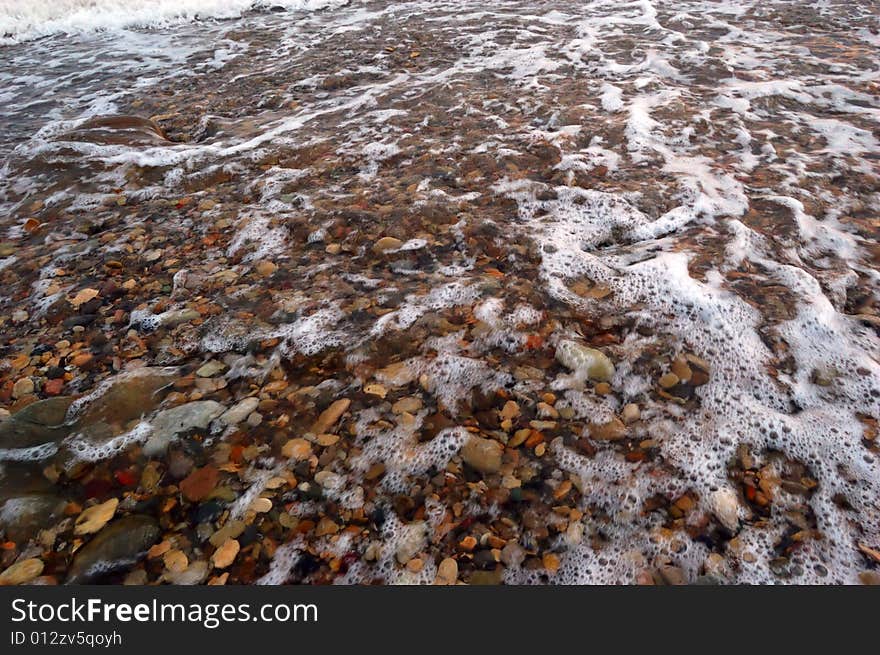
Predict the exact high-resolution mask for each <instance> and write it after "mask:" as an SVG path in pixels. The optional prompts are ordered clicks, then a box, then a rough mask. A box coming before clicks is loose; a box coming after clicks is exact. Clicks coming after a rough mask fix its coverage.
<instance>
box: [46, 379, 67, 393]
mask: <svg viewBox="0 0 880 655" xmlns="http://www.w3.org/2000/svg"><path fill="white" fill-rule="evenodd" d="M43 391H44V392H45V393H46V395H47V396H58V395H60V394H61V392H62V391H64V380H62V379H61V378H56V379H54V380H47V381H46V384H44V385H43Z"/></svg>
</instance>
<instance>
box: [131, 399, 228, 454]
mask: <svg viewBox="0 0 880 655" xmlns="http://www.w3.org/2000/svg"><path fill="white" fill-rule="evenodd" d="M225 410H226V408H225V407H224V406H223V405H221V404H220V403H218V402H216V401H214V400H197V401H195V402H192V403H187V404H185V405H180V406H178V407H172V408H171V409H166V410H163V411H161V412H159V413H158V414H156V416H155V418H153V420H152V426H153V431H152V434H151V435H150V438H149V439H148V440H147V443H146V444H144V454H145V455H146V456H147V457H154V456H156V455H160V454H162V453H164V452H165V449H166V448H168V444H170V443H171V441H172V440H173V439H174V437H175V436H177V435H178V434H180V433H181V432H188V431H189V430H196V429H202V430H203V429H205V428H207V427H208V425H209V424H210V423H211V421H213V420H214V419H215V418H217V417H218V416H220V414H222V413H223V412H224V411H225Z"/></svg>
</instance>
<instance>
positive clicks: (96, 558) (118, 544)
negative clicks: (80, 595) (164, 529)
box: [67, 514, 160, 584]
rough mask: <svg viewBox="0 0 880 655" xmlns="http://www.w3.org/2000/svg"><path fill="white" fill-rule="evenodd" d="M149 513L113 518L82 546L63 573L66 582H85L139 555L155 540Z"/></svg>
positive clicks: (155, 529)
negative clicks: (116, 519)
mask: <svg viewBox="0 0 880 655" xmlns="http://www.w3.org/2000/svg"><path fill="white" fill-rule="evenodd" d="M159 534H160V530H159V525H158V523H156V519H154V518H153V517H151V516H145V515H141V514H132V515H129V516H125V517H123V518H121V519H119V520H118V521H114V522H113V523H111V524H110V525H109V526H107V527H106V528H104V529H103V530H101V532H99V533H98V535H97V536H96V537H95V538H94V539H92V540H91V541H90V542H89V543H87V544H86V545H85V546H83V547H82V548H81V549H80V550H79V551H78V552H77V553H76V556H75V557H74V558H73V564H72V565H71V567H70V570H69V571H68V573H67V583H68V584H85V583H87V582H89V581H91V580H94V579H95V578H97V577H98V576H100V575H103V574H104V573H108V572H110V571H113V570H116V569H119V568H121V567H123V566H126V565H127V564H129V563H131V562H132V561H133V560H136V559H138V558H139V556H140V555H142V554H144V553H145V552H146V551H147V549H148V548H149V547H150V546H152V545H153V544H154V543H156V541H157V540H158V539H159Z"/></svg>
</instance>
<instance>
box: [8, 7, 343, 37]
mask: <svg viewBox="0 0 880 655" xmlns="http://www.w3.org/2000/svg"><path fill="white" fill-rule="evenodd" d="M345 4H348V0H271V1H269V0H0V43H14V42H18V41H28V40H31V39H35V38H40V37H44V36H49V35H52V34H77V33H85V32H92V31H97V30H107V29H121V28H127V27H157V26H162V25H169V24H173V23H184V22H190V21H193V20H204V19H210V18H235V17H238V16H240V15H242V14H243V13H244V12H246V11H249V10H251V9H261V8H265V9H270V8H281V9H285V10H289V11H292V10H305V11H315V10H318V9H325V8H328V7H333V6H340V5H345Z"/></svg>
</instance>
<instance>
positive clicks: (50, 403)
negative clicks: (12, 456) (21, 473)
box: [0, 396, 73, 449]
mask: <svg viewBox="0 0 880 655" xmlns="http://www.w3.org/2000/svg"><path fill="white" fill-rule="evenodd" d="M71 402H73V399H72V398H70V397H68V396H59V397H57V398H49V399H47V400H40V401H37V402H35V403H31V404H30V405H28V406H27V407H25V408H24V409H22V410H21V411H19V412H16V413H15V414H13V415H12V416H11V417H9V418H8V419H6V420H5V421H3V422H0V449H15V448H32V447H34V446H39V445H41V444H46V443H55V442H58V441H61V440H62V439H64V438H65V437H66V436H67V435H68V434H70V430H71V426H70V425H68V424H67V423H65V419H66V417H67V409H68V408H69V407H70V404H71Z"/></svg>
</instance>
